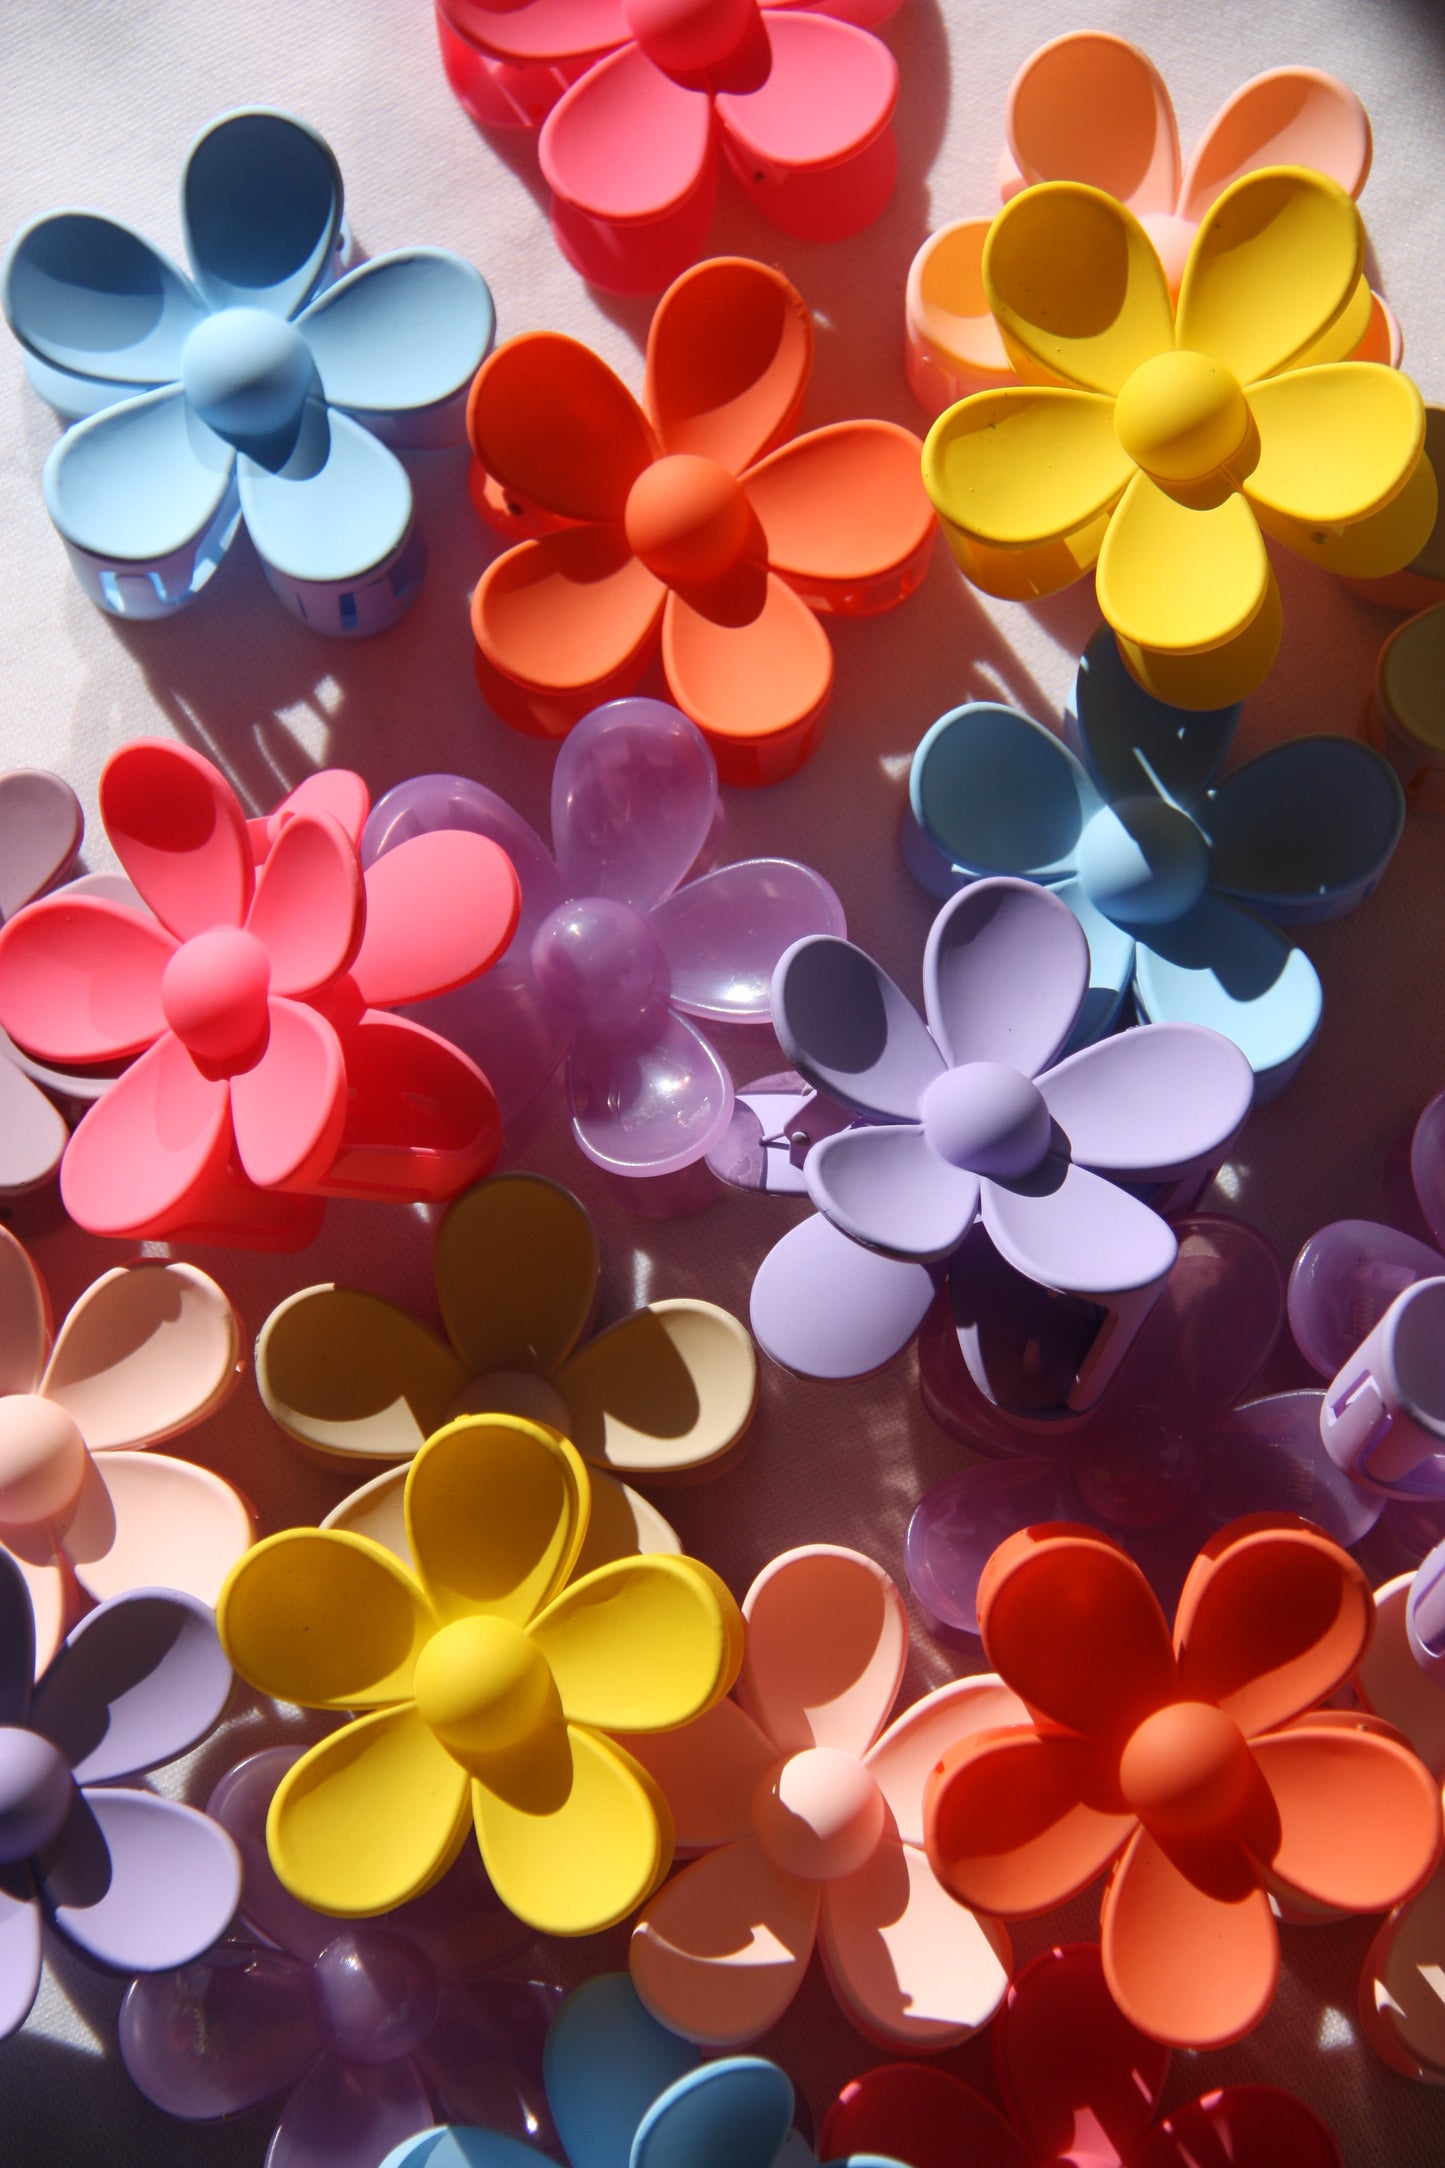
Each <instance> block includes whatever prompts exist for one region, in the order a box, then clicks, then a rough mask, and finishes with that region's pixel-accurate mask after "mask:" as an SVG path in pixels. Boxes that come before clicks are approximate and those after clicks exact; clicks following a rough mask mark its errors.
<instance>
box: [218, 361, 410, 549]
mask: <svg viewBox="0 0 1445 2168" xmlns="http://www.w3.org/2000/svg"><path fill="white" fill-rule="evenodd" d="M239 485H240V492H241V510H242V512H243V513H244V514H245V517H246V527H247V530H248V532H249V534H250V537H251V540H252V541H253V542H254V543H255V545H256V549H257V551H258V553H259V554H260V556H261V557H262V558H263V559H264V560H265V562H266V564H267V565H268V566H274V567H275V569H276V570H277V571H278V572H279V573H281V574H282V575H283V576H284V577H285V578H287V579H291V580H300V581H316V582H318V583H321V584H325V583H329V582H332V581H338V580H356V581H360V580H363V579H365V578H367V577H368V576H376V577H378V578H380V577H381V576H382V575H383V574H384V573H385V572H386V570H387V569H388V560H390V559H392V558H393V557H394V556H395V555H396V553H397V552H398V551H399V550H400V549H401V547H402V544H403V543H404V542H405V541H406V538H407V534H408V532H409V530H410V527H411V517H412V494H411V483H410V481H409V480H408V478H407V472H406V469H405V467H403V465H402V464H401V461H400V460H399V459H398V458H397V456H396V454H395V453H394V452H392V451H388V449H387V447H386V446H385V445H384V444H383V443H382V442H381V440H380V438H379V437H374V436H373V435H372V433H371V431H370V430H369V429H363V427H362V426H361V424H360V422H355V421H353V420H352V419H351V416H350V415H349V414H343V413H342V412H341V410H340V408H339V407H324V406H321V405H320V404H319V403H317V402H315V401H313V402H312V403H311V404H309V405H308V407H307V409H306V417H305V420H304V421H303V424H302V433H301V437H300V439H299V441H298V443H297V446H296V449H295V450H294V451H293V452H292V454H291V456H290V458H289V459H288V460H287V462H286V464H285V466H284V467H279V468H275V469H273V468H271V467H268V466H262V465H261V464H260V463H259V462H258V461H257V460H255V459H252V458H249V457H247V456H246V455H244V454H243V455H242V457H241V461H240V477H239Z"/></svg>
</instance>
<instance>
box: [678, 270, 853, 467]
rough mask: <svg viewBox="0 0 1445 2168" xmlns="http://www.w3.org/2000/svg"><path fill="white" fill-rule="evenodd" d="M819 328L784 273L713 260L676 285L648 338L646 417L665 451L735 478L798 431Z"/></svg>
mask: <svg viewBox="0 0 1445 2168" xmlns="http://www.w3.org/2000/svg"><path fill="white" fill-rule="evenodd" d="M812 366H813V319H812V317H811V315H810V314H809V312H808V309H807V305H806V303H805V302H804V301H803V299H802V296H801V295H800V294H799V293H798V292H797V290H796V289H795V288H794V287H793V286H792V285H790V284H789V282H788V280H787V279H786V278H785V277H784V276H783V274H782V272H781V271H778V270H775V269H773V268H772V267H771V266H770V265H767V264H760V263H755V262H753V261H750V260H749V259H747V258H745V257H737V256H732V257H716V258H713V259H712V260H711V261H709V262H706V263H700V264H697V265H696V266H694V268H693V269H692V270H690V271H687V272H684V274H683V276H682V277H681V278H679V279H676V280H674V282H673V284H672V285H671V286H669V288H668V290H667V292H666V293H665V294H664V295H663V297H662V299H661V301H660V302H659V303H658V305H657V310H656V313H655V315H654V316H653V319H652V329H651V330H650V332H649V333H648V337H647V389H646V393H645V400H646V405H647V411H648V413H649V414H650V415H651V416H652V418H653V420H654V422H655V423H656V425H657V431H658V435H659V436H660V438H661V440H662V443H663V446H664V449H665V450H666V451H668V452H669V453H672V452H693V453H697V454H699V455H700V456H701V457H702V458H704V459H716V460H718V461H719V462H720V463H721V464H722V465H723V466H725V467H726V468H728V469H729V471H730V472H731V473H733V474H741V473H742V471H743V469H744V468H745V467H748V466H750V465H751V464H752V462H753V461H754V460H755V459H759V458H761V457H762V455H763V453H765V452H767V451H770V450H771V449H772V447H773V446H774V445H775V444H778V443H780V442H781V441H782V439H783V438H784V437H785V436H787V435H788V434H789V432H790V431H791V430H792V429H793V428H794V427H795V426H796V423H797V418H798V413H799V410H800V409H801V407H802V403H803V392H804V389H805V387H806V385H807V382H808V375H809V372H810V370H811V369H812Z"/></svg>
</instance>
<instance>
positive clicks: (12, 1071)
mask: <svg viewBox="0 0 1445 2168" xmlns="http://www.w3.org/2000/svg"><path fill="white" fill-rule="evenodd" d="M69 1141H70V1131H69V1130H68V1129H67V1128H66V1126H65V1123H64V1122H63V1121H62V1119H61V1117H60V1115H59V1114H57V1112H56V1110H55V1108H54V1107H53V1106H52V1105H51V1103H50V1101H49V1100H48V1099H47V1098H46V1096H45V1094H44V1092H43V1091H41V1089H40V1087H39V1085H38V1084H32V1083H31V1081H30V1079H29V1077H28V1076H26V1074H25V1073H24V1071H23V1070H22V1069H19V1068H17V1067H16V1065H15V1064H14V1062H13V1061H11V1060H9V1059H8V1049H7V1048H6V1046H4V1045H3V1044H0V1198H6V1197H17V1196H20V1195H23V1193H24V1192H25V1191H26V1190H30V1189H39V1188H41V1186H42V1185H43V1184H44V1183H46V1182H48V1181H50V1180H51V1179H52V1177H53V1176H54V1175H55V1174H56V1172H57V1171H58V1169H59V1166H60V1158H61V1154H62V1153H63V1152H64V1150H65V1147H66V1145H67V1144H68V1143H69Z"/></svg>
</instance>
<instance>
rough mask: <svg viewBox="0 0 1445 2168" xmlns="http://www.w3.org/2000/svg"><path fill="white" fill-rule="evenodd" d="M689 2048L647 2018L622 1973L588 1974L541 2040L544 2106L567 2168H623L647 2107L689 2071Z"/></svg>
mask: <svg viewBox="0 0 1445 2168" xmlns="http://www.w3.org/2000/svg"><path fill="white" fill-rule="evenodd" d="M697 2062H698V2055H697V2051H696V2049H695V2048H693V2047H692V2046H690V2045H689V2044H688V2043H687V2042H686V2041H684V2040H680V2039H679V2038H678V2037H677V2035H676V2034H675V2033H671V2032H668V2031H666V2030H665V2029H664V2028H663V2027H662V2026H661V2025H659V2024H658V2023H657V2021H656V2019H655V2018H653V2017H651V2016H649V2014H648V2012H647V2011H646V2010H645V2009H644V2008H643V2006H642V2004H641V2003H640V2002H639V2000H638V1998H637V1992H636V1990H635V1989H634V1987H633V1986H632V1983H631V1981H630V1980H629V1979H628V1978H627V1975H626V1973H620V1972H604V1973H597V1974H594V1975H593V1977H592V1978H591V1979H589V1980H587V1981H586V1982H584V1984H583V1985H582V1986H581V1987H579V1988H576V1989H575V1990H574V1991H573V1993H572V1994H570V1995H569V1996H568V1997H567V2000H566V2001H565V2002H564V2003H563V2005H562V2007H561V2009H560V2010H559V2011H558V2013H557V2016H556V2018H555V2019H554V2021H553V2023H552V2026H551V2029H550V2031H549V2033H548V2036H547V2045H546V2050H545V2057H544V2070H545V2076H546V2084H547V2105H548V2107H549V2108H550V2109H551V2111H552V2118H553V2121H554V2122H555V2123H556V2126H557V2132H558V2135H559V2137H560V2138H561V2140H562V2143H563V2145H564V2147H565V2148H566V2153H567V2159H568V2161H569V2162H570V2163H571V2168H628V2161H629V2156H630V2154H631V2150H632V2140H633V2138H634V2136H635V2135H636V2132H637V2127H638V2125H639V2123H641V2121H642V2119H643V2117H644V2116H645V2115H646V2113H647V2111H648V2109H649V2108H650V2107H651V2106H652V2104H653V2102H654V2101H655V2100H657V2099H658V2098H659V2097H660V2096H661V2095H662V2094H663V2093H664V2092H666V2091H667V2089H668V2088H669V2087H670V2086H672V2085H674V2084H676V2082H677V2081H678V2079H679V2078H683V2077H686V2075H687V2073H688V2072H689V2071H690V2070H693V2069H695V2068H696V2066H697Z"/></svg>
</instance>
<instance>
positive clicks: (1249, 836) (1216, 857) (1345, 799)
mask: <svg viewBox="0 0 1445 2168" xmlns="http://www.w3.org/2000/svg"><path fill="white" fill-rule="evenodd" d="M1194 817H1195V819H1196V820H1197V821H1198V822H1199V825H1200V827H1201V828H1202V829H1203V830H1204V832H1205V834H1206V835H1207V836H1208V837H1209V839H1210V842H1211V844H1212V845H1213V852H1212V856H1211V860H1210V883H1211V886H1212V887H1215V888H1219V889H1222V890H1224V891H1225V892H1226V893H1227V894H1229V895H1231V896H1238V897H1240V898H1241V899H1242V900H1243V901H1244V902H1245V903H1252V904H1253V905H1254V906H1255V908H1256V909H1257V910H1260V911H1265V912H1267V913H1268V914H1269V916H1270V917H1271V918H1274V919H1278V920H1279V921H1280V922H1281V923H1282V924H1284V925H1300V924H1308V923H1309V922H1311V921H1313V920H1316V919H1324V918H1340V917H1342V916H1343V914H1344V913H1345V912H1346V911H1352V910H1353V909H1354V908H1355V905H1356V904H1357V903H1361V902H1363V901H1364V899H1365V897H1366V896H1368V895H1369V893H1370V890H1371V889H1372V888H1373V887H1374V885H1375V883H1376V882H1377V881H1378V880H1379V878H1380V875H1381V874H1382V873H1383V872H1384V870H1385V868H1386V866H1387V865H1388V864H1389V862H1390V856H1391V853H1392V852H1393V851H1394V848H1395V845H1396V844H1397V843H1398V842H1399V840H1400V835H1401V831H1402V830H1403V828H1404V825H1405V794H1404V792H1403V791H1402V789H1401V788H1400V779H1399V777H1398V776H1397V775H1396V773H1395V771H1394V769H1393V768H1392V767H1391V766H1390V764H1389V762H1388V761H1387V760H1385V759H1383V758H1382V757H1381V755H1380V754H1379V753H1377V752H1376V751H1375V750H1374V748H1373V747H1372V746H1368V745H1361V744H1360V743H1359V742H1358V740H1356V739H1354V738H1295V739H1293V740H1292V741H1291V743H1289V744H1288V745H1277V746H1275V747H1274V748H1273V749H1272V750H1271V751H1270V752H1268V753H1261V754H1260V756H1259V758H1258V759H1257V760H1251V761H1249V762H1247V763H1246V765H1245V766H1244V767H1242V768H1239V769H1237V770H1236V771H1235V773H1234V774H1233V775H1228V776H1226V777H1225V779H1224V781H1223V782H1222V783H1219V784H1216V786H1215V788H1214V789H1213V790H1211V791H1210V792H1209V793H1208V794H1207V796H1206V797H1204V798H1203V799H1201V801H1200V802H1199V804H1198V805H1196V806H1195V807H1194Z"/></svg>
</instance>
